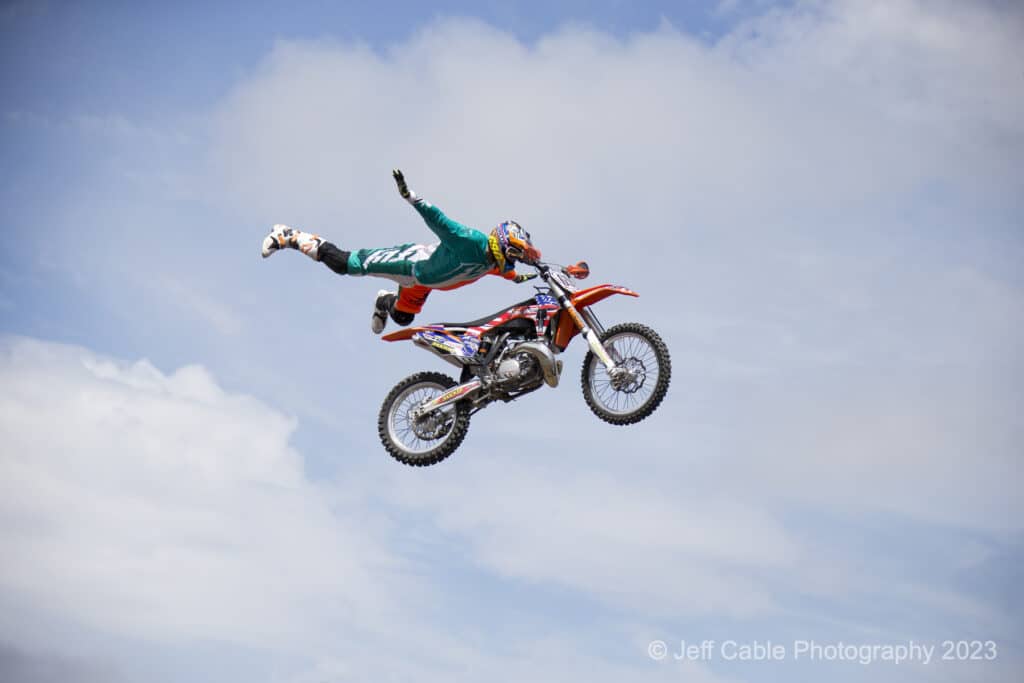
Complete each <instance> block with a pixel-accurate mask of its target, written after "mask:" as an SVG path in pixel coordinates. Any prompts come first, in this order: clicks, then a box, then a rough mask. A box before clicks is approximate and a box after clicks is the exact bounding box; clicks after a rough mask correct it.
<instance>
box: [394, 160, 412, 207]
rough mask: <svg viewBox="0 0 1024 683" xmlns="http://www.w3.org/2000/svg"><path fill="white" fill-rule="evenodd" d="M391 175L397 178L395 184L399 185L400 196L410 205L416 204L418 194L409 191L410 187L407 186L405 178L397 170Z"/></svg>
mask: <svg viewBox="0 0 1024 683" xmlns="http://www.w3.org/2000/svg"><path fill="white" fill-rule="evenodd" d="M391 175H392V176H394V178H395V183H396V184H397V185H398V194H400V195H402V198H403V199H405V201H407V202H409V203H410V204H413V203H415V201H416V193H415V192H413V191H412V190H410V189H409V186H408V185H406V184H405V176H404V175H402V172H401V171H399V170H398V169H397V168H396V169H394V170H393V171H391Z"/></svg>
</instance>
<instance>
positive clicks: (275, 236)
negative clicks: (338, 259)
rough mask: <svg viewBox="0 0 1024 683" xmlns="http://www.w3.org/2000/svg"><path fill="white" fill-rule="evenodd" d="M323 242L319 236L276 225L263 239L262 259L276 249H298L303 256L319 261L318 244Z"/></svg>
mask: <svg viewBox="0 0 1024 683" xmlns="http://www.w3.org/2000/svg"><path fill="white" fill-rule="evenodd" d="M322 242H323V240H322V239H320V237H319V235H314V234H312V233H308V232H302V231H301V230H296V229H295V228H289V227H288V226H287V225H281V224H280V223H278V224H277V225H275V226H274V229H273V230H271V231H270V234H269V235H267V236H266V237H265V238H264V239H263V252H262V253H263V258H267V257H268V256H270V255H271V254H273V253H274V252H275V251H277V250H278V249H284V248H288V249H298V250H299V251H301V252H302V253H303V254H305V255H306V256H308V257H309V258H311V259H313V260H314V261H319V260H320V257H319V254H318V252H319V250H320V244H321V243H322Z"/></svg>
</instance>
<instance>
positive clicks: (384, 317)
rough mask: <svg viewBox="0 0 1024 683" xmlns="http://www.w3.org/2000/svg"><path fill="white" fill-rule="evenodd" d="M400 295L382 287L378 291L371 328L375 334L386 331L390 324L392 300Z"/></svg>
mask: <svg viewBox="0 0 1024 683" xmlns="http://www.w3.org/2000/svg"><path fill="white" fill-rule="evenodd" d="M396 296H398V295H397V294H396V293H395V292H389V291H388V290H386V289H382V290H380V291H379V292H377V300H376V301H375V302H374V303H373V316H372V317H371V318H370V329H371V330H373V333H374V334H380V333H381V332H383V331H384V326H385V325H387V324H388V313H390V312H391V302H392V301H393V300H394V298H395V297H396Z"/></svg>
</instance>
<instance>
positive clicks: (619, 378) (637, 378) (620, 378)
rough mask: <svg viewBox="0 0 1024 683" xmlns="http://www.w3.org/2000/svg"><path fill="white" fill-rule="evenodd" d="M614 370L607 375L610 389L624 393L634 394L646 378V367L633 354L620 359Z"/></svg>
mask: <svg viewBox="0 0 1024 683" xmlns="http://www.w3.org/2000/svg"><path fill="white" fill-rule="evenodd" d="M615 370H617V371H618V372H612V373H611V377H609V379H610V380H611V385H612V389H614V390H615V391H621V392H622V393H624V394H635V393H636V392H637V391H639V390H640V389H641V388H642V387H643V385H644V382H645V381H646V380H647V368H646V367H645V366H644V363H643V361H641V360H640V359H639V358H636V357H635V356H631V357H629V358H627V359H626V360H624V361H622V362H621V363H620V364H619V365H618V366H617V367H616V368H615Z"/></svg>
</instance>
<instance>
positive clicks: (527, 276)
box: [516, 273, 537, 284]
mask: <svg viewBox="0 0 1024 683" xmlns="http://www.w3.org/2000/svg"><path fill="white" fill-rule="evenodd" d="M535 277H537V273H519V274H518V275H516V283H518V284H522V283H524V282H526V281H527V280H532V279H533V278H535Z"/></svg>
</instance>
